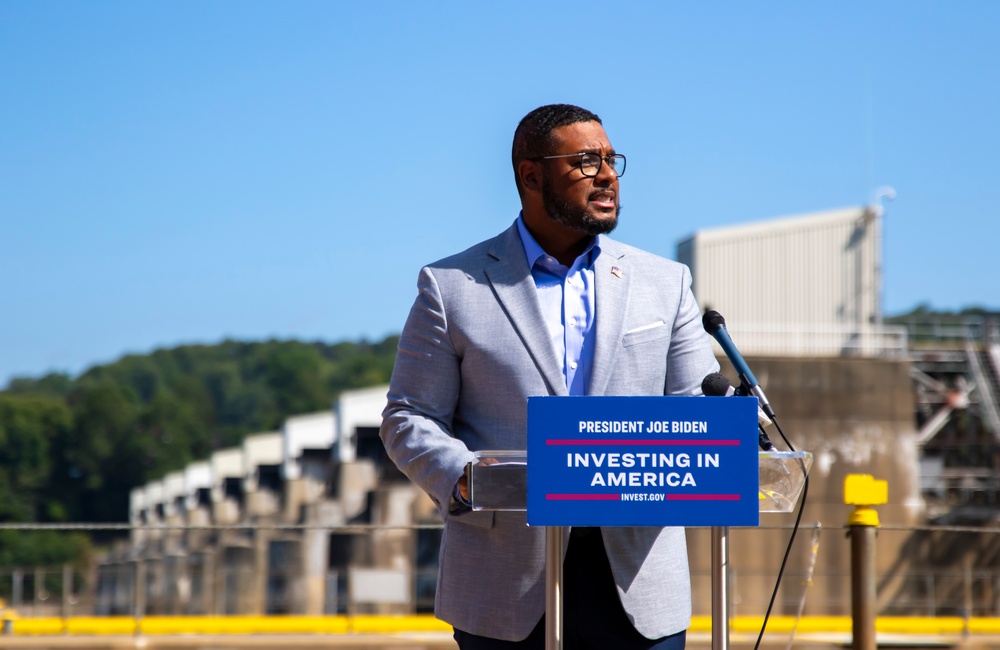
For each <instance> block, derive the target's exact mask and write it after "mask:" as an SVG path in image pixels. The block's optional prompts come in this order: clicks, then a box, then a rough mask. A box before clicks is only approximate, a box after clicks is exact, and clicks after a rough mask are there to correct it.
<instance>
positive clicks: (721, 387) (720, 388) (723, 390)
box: [701, 372, 774, 451]
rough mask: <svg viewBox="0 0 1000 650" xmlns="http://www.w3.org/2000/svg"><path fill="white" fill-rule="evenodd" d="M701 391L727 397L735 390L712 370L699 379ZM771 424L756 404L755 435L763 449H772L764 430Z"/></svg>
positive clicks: (710, 395)
mask: <svg viewBox="0 0 1000 650" xmlns="http://www.w3.org/2000/svg"><path fill="white" fill-rule="evenodd" d="M701 392H702V394H703V395H706V396H708V397H729V396H730V395H736V394H737V390H736V389H735V388H733V385H732V384H730V383H729V380H728V379H726V376H725V375H723V374H722V373H719V372H713V373H711V374H709V375H705V378H704V379H702V380H701ZM769 424H771V419H770V418H769V417H767V414H765V413H764V410H763V409H761V408H760V406H759V405H758V406H757V429H758V431H759V433H758V435H757V445H758V446H759V447H760V448H761V449H762V450H764V451H771V450H772V449H774V443H772V442H771V439H770V438H769V437H768V435H767V433H766V432H765V431H764V427H766V426H768V425H769Z"/></svg>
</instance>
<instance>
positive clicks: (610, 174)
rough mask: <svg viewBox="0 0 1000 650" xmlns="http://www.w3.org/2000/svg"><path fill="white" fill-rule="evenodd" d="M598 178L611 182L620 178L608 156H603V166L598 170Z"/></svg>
mask: <svg viewBox="0 0 1000 650" xmlns="http://www.w3.org/2000/svg"><path fill="white" fill-rule="evenodd" d="M596 178H597V179H598V180H602V181H604V182H608V183H610V182H613V181H617V180H618V172H616V171H615V168H614V167H612V166H611V164H610V163H609V162H608V161H607V159H606V158H602V159H601V168H600V169H599V170H597V177H596Z"/></svg>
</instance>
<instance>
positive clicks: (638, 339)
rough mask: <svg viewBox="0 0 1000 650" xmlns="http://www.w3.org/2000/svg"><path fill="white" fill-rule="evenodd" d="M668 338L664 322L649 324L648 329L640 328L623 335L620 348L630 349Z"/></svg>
mask: <svg viewBox="0 0 1000 650" xmlns="http://www.w3.org/2000/svg"><path fill="white" fill-rule="evenodd" d="M666 338H670V328H669V327H667V324H666V323H664V322H662V321H661V322H659V323H656V324H651V325H650V326H648V327H641V328H638V329H635V330H633V331H631V332H628V333H627V334H625V336H623V337H622V346H623V347H626V348H630V347H632V346H635V345H642V344H643V343H651V342H653V341H659V340H661V339H666Z"/></svg>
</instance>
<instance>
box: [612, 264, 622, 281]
mask: <svg viewBox="0 0 1000 650" xmlns="http://www.w3.org/2000/svg"><path fill="white" fill-rule="evenodd" d="M611 275H613V276H615V277H616V278H618V279H619V280H621V279H622V270H621V268H619V267H617V266H612V267H611Z"/></svg>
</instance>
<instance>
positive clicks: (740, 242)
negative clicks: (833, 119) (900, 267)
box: [677, 206, 906, 357]
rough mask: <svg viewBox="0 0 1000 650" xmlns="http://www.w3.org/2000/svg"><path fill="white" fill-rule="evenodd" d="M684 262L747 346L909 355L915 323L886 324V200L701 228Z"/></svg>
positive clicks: (803, 352) (818, 353) (681, 251)
mask: <svg viewBox="0 0 1000 650" xmlns="http://www.w3.org/2000/svg"><path fill="white" fill-rule="evenodd" d="M677 259H678V261H680V262H683V263H685V264H687V265H688V266H689V267H690V268H691V272H692V277H693V283H694V291H695V295H696V296H698V300H699V302H700V303H701V305H702V306H703V307H704V308H706V309H714V310H716V311H718V312H720V313H721V314H722V315H723V316H724V317H725V318H726V321H727V324H728V329H729V331H730V334H731V335H732V337H733V338H734V340H736V341H737V343H738V344H739V346H740V348H741V349H742V350H743V352H744V353H750V354H758V355H772V356H810V357H823V356H890V357H902V356H903V355H905V353H906V334H905V330H904V329H903V328H898V327H885V326H883V324H882V308H881V302H882V301H881V267H882V260H881V208H880V207H879V206H862V207H854V208H844V209H840V210H830V211H826V212H817V213H813V214H807V215H801V216H794V217H785V218H779V219H771V220H768V221H761V222H757V223H751V224H745V225H738V226H731V227H726V228H713V229H707V230H700V231H697V232H696V233H695V234H694V235H692V236H691V237H689V238H687V239H684V240H682V241H681V242H679V243H678V245H677Z"/></svg>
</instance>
